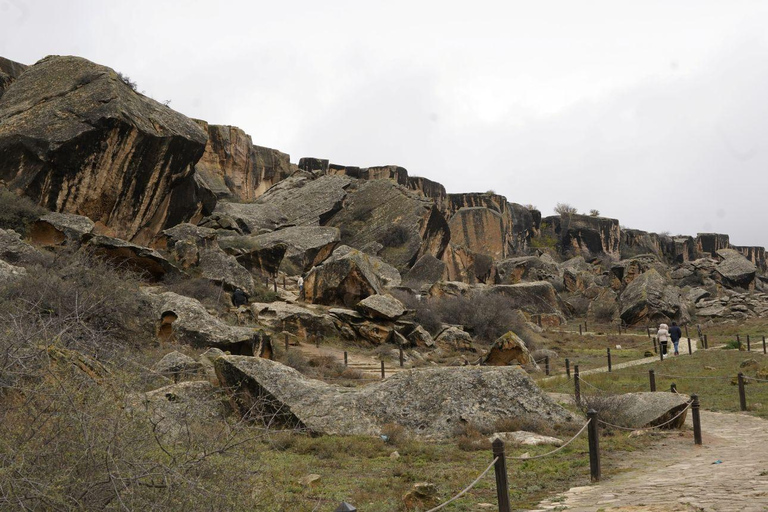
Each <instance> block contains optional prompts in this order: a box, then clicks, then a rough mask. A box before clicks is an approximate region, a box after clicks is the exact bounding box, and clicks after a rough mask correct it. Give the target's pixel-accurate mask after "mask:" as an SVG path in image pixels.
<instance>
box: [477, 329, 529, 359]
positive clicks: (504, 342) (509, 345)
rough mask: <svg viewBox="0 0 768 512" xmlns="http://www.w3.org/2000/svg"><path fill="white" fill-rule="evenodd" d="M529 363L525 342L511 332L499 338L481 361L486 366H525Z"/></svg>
mask: <svg viewBox="0 0 768 512" xmlns="http://www.w3.org/2000/svg"><path fill="white" fill-rule="evenodd" d="M531 362H532V359H531V354H530V352H528V347H526V346H525V342H524V341H523V340H522V339H520V337H519V336H518V335H517V334H515V333H514V332H512V331H509V332H508V333H506V334H504V335H502V336H501V337H499V339H497V340H496V341H495V342H494V343H493V345H492V346H491V350H490V351H489V352H488V354H487V355H486V356H485V359H483V364H484V365H487V366H508V365H513V364H519V365H527V364H531Z"/></svg>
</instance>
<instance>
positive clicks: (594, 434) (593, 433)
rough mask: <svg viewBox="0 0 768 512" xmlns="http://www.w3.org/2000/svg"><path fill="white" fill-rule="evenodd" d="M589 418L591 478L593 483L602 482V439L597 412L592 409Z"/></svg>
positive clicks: (588, 413) (588, 414)
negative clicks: (599, 433) (599, 432)
mask: <svg viewBox="0 0 768 512" xmlns="http://www.w3.org/2000/svg"><path fill="white" fill-rule="evenodd" d="M587 417H588V418H589V427H587V432H588V433H589V477H590V478H591V480H592V481H593V482H599V481H600V438H599V436H598V424H597V411H595V410H594V409H590V410H589V412H587Z"/></svg>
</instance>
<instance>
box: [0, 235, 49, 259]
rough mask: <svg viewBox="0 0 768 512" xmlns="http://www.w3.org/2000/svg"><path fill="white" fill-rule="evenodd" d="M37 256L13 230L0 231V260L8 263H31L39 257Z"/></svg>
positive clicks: (37, 253)
mask: <svg viewBox="0 0 768 512" xmlns="http://www.w3.org/2000/svg"><path fill="white" fill-rule="evenodd" d="M39 254H40V253H39V252H38V251H37V250H36V249H35V248H34V247H32V246H31V245H29V244H28V243H26V242H25V241H24V240H22V239H21V235H20V234H18V233H17V232H15V231H14V230H12V229H0V259H2V260H5V261H7V262H8V263H31V262H33V261H35V260H36V259H37V258H38V257H39Z"/></svg>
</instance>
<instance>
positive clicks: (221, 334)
mask: <svg viewBox="0 0 768 512" xmlns="http://www.w3.org/2000/svg"><path fill="white" fill-rule="evenodd" d="M147 296H148V297H149V299H150V301H151V302H152V309H153V311H154V314H155V319H156V321H157V324H158V329H157V336H158V338H159V339H160V340H161V341H178V342H181V343H186V344H189V345H192V346H195V347H216V348H220V349H222V350H228V351H230V352H231V353H233V354H240V353H242V352H241V351H244V352H247V351H248V349H251V339H252V337H253V335H254V330H253V329H250V328H247V327H236V326H233V325H229V324H227V323H225V322H223V321H221V320H219V319H218V318H217V317H215V316H213V315H211V314H210V313H208V311H207V310H206V309H205V307H204V306H203V305H202V304H200V302H199V301H197V300H195V299H192V298H190V297H185V296H183V295H178V294H176V293H173V292H165V293H161V294H151V293H147Z"/></svg>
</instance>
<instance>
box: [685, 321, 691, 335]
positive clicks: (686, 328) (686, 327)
mask: <svg viewBox="0 0 768 512" xmlns="http://www.w3.org/2000/svg"><path fill="white" fill-rule="evenodd" d="M685 337H686V338H690V336H688V324H685Z"/></svg>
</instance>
